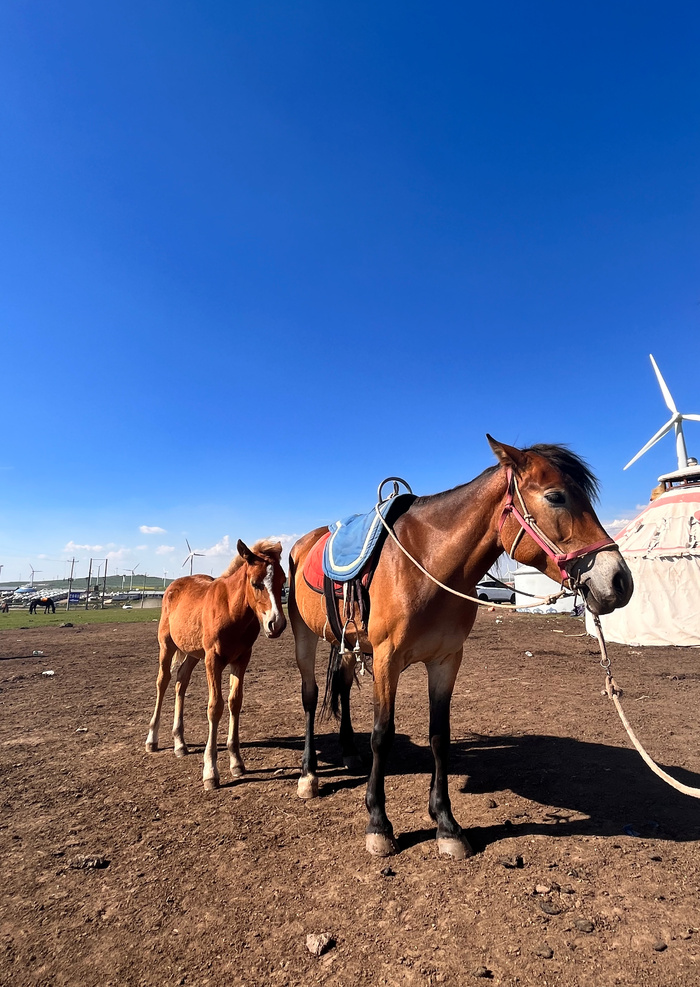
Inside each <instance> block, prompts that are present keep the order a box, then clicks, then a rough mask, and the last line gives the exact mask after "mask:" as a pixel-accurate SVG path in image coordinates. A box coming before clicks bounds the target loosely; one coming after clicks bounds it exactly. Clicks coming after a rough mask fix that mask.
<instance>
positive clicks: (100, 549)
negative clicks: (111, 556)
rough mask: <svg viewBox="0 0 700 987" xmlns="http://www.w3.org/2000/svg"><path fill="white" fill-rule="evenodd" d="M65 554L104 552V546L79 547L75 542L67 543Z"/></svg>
mask: <svg viewBox="0 0 700 987" xmlns="http://www.w3.org/2000/svg"><path fill="white" fill-rule="evenodd" d="M63 551H64V552H103V551H104V545H77V544H76V543H75V542H74V541H72V540H71V541H69V542H67V543H66V546H65V548H64V549H63Z"/></svg>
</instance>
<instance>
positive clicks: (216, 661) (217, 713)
mask: <svg viewBox="0 0 700 987" xmlns="http://www.w3.org/2000/svg"><path fill="white" fill-rule="evenodd" d="M204 664H205V666H206V669H207V682H208V683H209V703H208V705H207V719H208V720H209V736H208V737H207V746H206V747H205V748H204V772H203V775H202V781H203V783H204V788H205V790H206V791H208V792H209V791H212V790H213V789H215V788H218V787H219V785H220V780H219V769H218V767H217V764H216V761H217V757H218V750H217V747H216V736H217V733H218V730H219V723H220V721H221V714H222V713H223V711H224V698H223V695H222V693H221V673H222V672H223V670H224V666H225V664H226V661H225V660H224V658H222V656H221V655H220V654H219V653H218V652H217V651H216V649H215V648H212V649H211V650H209V651H207V653H206V656H205V659H204Z"/></svg>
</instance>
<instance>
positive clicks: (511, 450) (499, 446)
mask: <svg viewBox="0 0 700 987" xmlns="http://www.w3.org/2000/svg"><path fill="white" fill-rule="evenodd" d="M486 438H487V439H488V442H489V445H490V446H491V450H492V452H493V454H494V456H495V457H496V459H497V460H498V461H499V463H500V464H501V465H502V466H510V468H511V469H516V470H520V469H522V468H523V467H524V466H525V455H524V454H523V453H522V452H521V451H520V449H516V448H515V446H507V445H505V443H503V442H497V441H496V440H495V439H494V437H493V436H492V435H489V433H488V432H487V433H486Z"/></svg>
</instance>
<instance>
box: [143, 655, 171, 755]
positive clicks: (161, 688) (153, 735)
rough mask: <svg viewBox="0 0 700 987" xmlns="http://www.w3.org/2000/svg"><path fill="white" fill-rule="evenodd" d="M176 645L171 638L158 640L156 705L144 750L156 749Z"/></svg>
mask: <svg viewBox="0 0 700 987" xmlns="http://www.w3.org/2000/svg"><path fill="white" fill-rule="evenodd" d="M176 650H177V649H176V647H175V645H174V644H173V642H172V640H170V639H166V640H165V641H161V642H160V655H159V657H158V663H159V668H158V678H157V679H156V705H155V709H154V710H153V716H152V717H151V722H150V723H149V725H148V736H147V737H146V750H147V751H157V750H158V729H159V727H160V714H161V710H162V709H163V699H164V698H165V692H166V690H167V688H168V685H169V683H170V665H171V663H172V660H173V655H174V654H175V652H176Z"/></svg>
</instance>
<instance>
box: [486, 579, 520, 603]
mask: <svg viewBox="0 0 700 987" xmlns="http://www.w3.org/2000/svg"><path fill="white" fill-rule="evenodd" d="M476 595H477V596H478V597H479V599H480V600H488V601H489V602H490V603H515V592H514V590H513V587H512V586H501V585H499V583H497V582H496V581H495V580H493V579H482V581H481V582H480V583H479V585H478V586H477V587H476Z"/></svg>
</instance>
